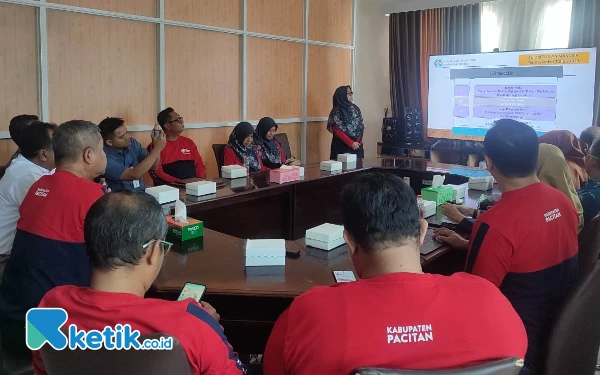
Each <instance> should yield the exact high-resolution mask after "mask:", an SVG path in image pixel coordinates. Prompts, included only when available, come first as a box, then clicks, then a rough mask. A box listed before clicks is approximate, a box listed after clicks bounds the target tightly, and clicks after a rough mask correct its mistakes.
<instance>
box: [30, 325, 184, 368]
mask: <svg viewBox="0 0 600 375" xmlns="http://www.w3.org/2000/svg"><path fill="white" fill-rule="evenodd" d="M161 337H165V338H167V337H169V336H168V335H165V334H164V333H155V334H150V335H140V342H143V341H144V340H145V339H160V338H161ZM41 354H42V359H43V361H44V366H45V367H46V372H47V373H48V375H81V374H86V375H106V374H110V375H130V374H144V375H162V374H170V375H191V374H192V372H191V369H190V363H189V361H188V359H187V356H186V354H185V351H184V350H183V349H182V348H181V345H180V344H179V341H178V340H177V339H175V338H173V349H172V350H107V349H104V348H102V349H100V350H69V349H65V350H54V349H53V348H52V347H51V346H50V345H45V346H44V347H42V349H41Z"/></svg>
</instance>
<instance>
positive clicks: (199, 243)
mask: <svg viewBox="0 0 600 375" xmlns="http://www.w3.org/2000/svg"><path fill="white" fill-rule="evenodd" d="M202 249H204V237H198V238H193V239H191V240H189V241H183V242H174V243H173V251H176V252H178V253H180V254H189V253H193V252H195V251H200V250H202Z"/></svg>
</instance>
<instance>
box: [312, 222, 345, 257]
mask: <svg viewBox="0 0 600 375" xmlns="http://www.w3.org/2000/svg"><path fill="white" fill-rule="evenodd" d="M304 241H305V243H306V245H307V246H310V247H315V248H317V249H321V250H326V251H329V250H332V249H335V248H336V247H339V246H341V245H343V244H344V242H345V241H344V227H343V226H342V225H335V224H328V223H325V224H321V225H319V226H318V227H314V228H311V229H308V230H307V231H306V235H305V239H304Z"/></svg>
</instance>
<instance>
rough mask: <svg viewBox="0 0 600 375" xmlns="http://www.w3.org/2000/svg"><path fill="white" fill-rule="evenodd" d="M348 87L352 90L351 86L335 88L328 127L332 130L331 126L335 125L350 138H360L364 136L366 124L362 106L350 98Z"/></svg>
mask: <svg viewBox="0 0 600 375" xmlns="http://www.w3.org/2000/svg"><path fill="white" fill-rule="evenodd" d="M348 89H350V90H352V88H351V87H350V86H340V87H338V88H337V89H336V90H335V93H334V94H333V108H332V109H331V112H330V113H329V120H328V121H327V129H328V130H329V131H331V127H332V126H334V125H335V127H337V128H339V129H340V130H341V131H343V132H344V133H346V134H347V135H348V136H350V138H353V139H358V138H359V137H362V135H363V132H364V130H365V125H364V123H363V118H362V113H361V111H360V108H358V106H357V105H356V104H354V103H352V102H350V101H349V100H348Z"/></svg>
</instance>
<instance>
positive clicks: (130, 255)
mask: <svg viewBox="0 0 600 375" xmlns="http://www.w3.org/2000/svg"><path fill="white" fill-rule="evenodd" d="M123 223H125V224H123ZM107 233H108V234H109V235H107ZM166 234H167V222H166V220H165V217H164V215H163V212H162V209H161V207H160V205H159V204H158V202H157V201H156V199H154V198H153V197H152V196H150V195H148V194H146V193H143V192H140V191H121V192H116V193H111V194H108V195H106V196H104V197H102V198H101V199H99V200H98V201H97V202H96V203H94V205H92V207H91V208H90V210H89V211H88V213H87V215H86V217H85V225H84V238H85V245H86V249H87V253H88V256H89V258H90V262H91V265H92V282H91V284H90V287H89V288H85V287H76V286H60V287H57V288H54V289H53V290H51V291H50V292H48V293H47V294H46V295H45V296H44V298H43V299H42V301H41V303H40V307H52V308H63V309H65V310H66V311H67V312H68V314H69V318H68V321H67V322H66V324H65V325H66V326H69V325H71V324H75V325H76V326H77V328H78V329H80V330H86V331H89V330H100V331H102V330H103V329H104V327H107V326H110V327H115V326H116V325H117V324H129V325H131V328H132V330H138V331H140V333H141V334H150V333H159V332H161V333H166V334H169V335H171V336H173V337H175V338H176V339H177V340H178V341H179V342H180V344H181V346H182V348H183V349H184V351H185V353H186V355H187V358H188V361H189V364H190V369H191V370H192V371H191V372H192V374H194V375H199V374H203V375H204V374H214V375H217V374H224V375H229V374H236V375H237V374H243V373H245V371H246V370H245V368H244V366H243V365H242V363H241V362H240V360H239V359H238V357H237V354H236V353H234V352H233V349H232V348H231V346H230V345H229V343H228V341H227V338H226V337H225V335H224V333H223V329H222V328H221V326H220V325H219V315H218V314H217V312H216V311H215V309H214V308H213V307H212V306H210V305H209V304H208V303H205V302H201V303H200V304H199V303H197V302H196V301H194V300H193V299H191V298H188V299H185V300H183V301H166V300H158V299H152V298H144V294H145V293H146V291H147V290H148V289H149V288H150V286H151V285H152V283H153V282H154V279H156V277H157V275H158V273H159V271H160V268H161V266H162V264H163V261H164V258H165V255H166V254H167V252H168V251H169V249H170V248H171V244H170V243H168V242H166V241H164V240H163V239H164V238H165V236H166ZM33 363H34V370H35V373H36V374H38V375H39V374H45V373H46V371H45V369H44V363H43V360H42V357H41V355H40V353H39V351H34V352H33Z"/></svg>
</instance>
